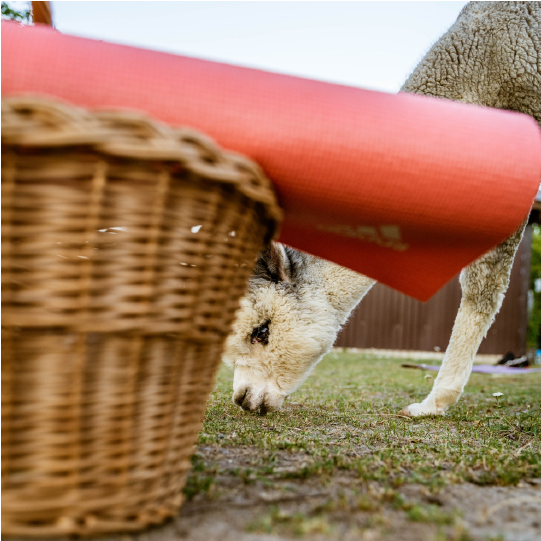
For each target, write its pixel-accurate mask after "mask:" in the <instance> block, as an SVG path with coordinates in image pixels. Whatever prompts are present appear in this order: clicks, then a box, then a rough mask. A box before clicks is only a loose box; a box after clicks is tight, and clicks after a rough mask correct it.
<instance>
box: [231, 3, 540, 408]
mask: <svg viewBox="0 0 541 541" xmlns="http://www.w3.org/2000/svg"><path fill="white" fill-rule="evenodd" d="M402 91H403V92H411V93H414V94H423V95H427V96H436V97H440V98H446V99H451V100H455V101H461V102H464V103H473V104H478V105H484V106H488V107H496V108H501V109H509V110H513V111H520V112H523V113H527V114H530V115H531V116H533V117H534V118H535V119H536V120H537V122H539V123H540V124H541V3H540V2H471V3H470V4H468V5H467V6H466V7H465V8H464V9H463V10H462V12H461V13H460V15H459V17H458V19H457V21H456V22H455V24H454V25H453V26H452V27H451V28H450V30H449V31H448V32H447V33H446V34H444V35H443V36H442V37H441V38H440V40H439V41H438V42H437V43H436V44H435V45H434V46H433V47H432V49H431V50H430V51H429V52H428V53H427V55H426V56H425V58H424V59H423V60H422V61H421V63H420V64H419V65H418V66H417V68H416V69H415V70H414V72H413V73H412V74H411V76H410V77H409V78H408V80H407V81H406V83H405V84H404V86H403V87H402ZM525 223H526V222H524V223H523V224H522V226H521V227H519V229H518V230H517V231H516V232H515V233H514V234H513V235H511V237H509V239H507V240H506V241H505V242H503V243H501V244H500V245H498V246H497V247H495V248H494V249H493V250H491V251H490V252H488V253H487V254H486V255H484V256H483V257H481V258H480V259H478V260H477V261H475V262H474V263H472V264H471V265H469V266H468V267H466V268H465V269H464V270H463V271H462V273H461V275H460V283H461V286H462V301H461V305H460V308H459V311H458V315H457V318H456V321H455V325H454V328H453V332H452V335H451V339H450V342H449V346H448V348H447V351H446V354H445V358H444V361H443V365H442V368H441V370H440V372H439V374H438V376H437V378H436V380H435V381H434V387H433V388H432V391H431V392H430V394H429V395H428V396H427V397H426V398H425V400H423V402H421V403H420V404H411V405H409V406H407V407H405V408H404V409H403V410H402V411H401V413H402V414H404V415H410V416H420V415H434V414H436V415H439V414H443V413H444V412H445V410H446V409H447V408H448V407H449V406H451V405H453V404H454V403H455V402H456V401H457V400H458V399H459V397H460V395H461V393H462V391H463V390H464V386H465V385H466V383H467V381H468V379H469V376H470V373H471V368H472V364H473V359H474V357H475V354H476V352H477V349H478V348H479V345H480V343H481V340H482V339H483V337H484V336H485V335H486V333H487V331H488V329H489V328H490V326H491V324H492V322H493V321H494V317H495V315H496V314H497V312H498V310H499V309H500V306H501V304H502V301H503V298H504V294H505V291H506V289H507V286H508V283H509V275H510V272H511V267H512V264H513V259H514V256H515V253H516V250H517V248H518V245H519V243H520V240H521V238H522V233H523V231H524V226H525ZM373 284H374V281H373V280H371V279H370V278H367V277H365V276H362V275H360V274H357V273H355V272H353V271H350V270H348V269H345V268H343V267H340V266H338V265H335V264H333V263H329V262H327V261H324V260H322V259H319V258H317V257H313V256H310V255H308V254H305V253H302V252H299V251H297V250H294V249H293V248H289V247H287V246H282V245H280V244H277V243H272V244H271V245H270V246H269V247H268V248H267V249H266V250H264V251H263V252H262V253H261V254H260V256H259V259H258V261H257V264H256V267H255V270H254V274H253V276H252V278H251V279H250V283H249V287H248V291H247V294H246V296H245V298H244V299H243V300H242V301H241V308H240V310H239V312H238V314H237V319H236V321H235V323H234V325H233V330H232V333H231V335H230V336H229V337H228V340H227V342H226V351H225V356H224V360H225V362H226V363H228V364H230V365H231V366H233V367H234V369H235V375H234V382H233V388H234V394H233V399H234V401H235V403H236V404H238V405H239V406H241V407H242V408H244V409H245V410H249V411H260V412H262V413H265V412H266V411H271V410H275V409H278V408H279V407H280V406H281V404H282V402H283V400H284V398H285V397H286V396H287V395H289V394H290V393H292V392H293V391H294V390H295V389H296V388H297V387H298V386H299V385H300V384H301V383H302V382H303V381H304V380H305V379H306V378H307V377H308V375H309V374H310V372H311V370H312V369H313V368H314V366H315V365H316V364H317V362H318V361H319V360H321V358H322V357H323V355H325V354H326V353H327V352H328V351H329V350H330V348H331V347H332V345H333V343H334V341H335V339H336V336H337V334H338V331H339V329H340V327H341V326H342V325H343V324H344V323H345V321H346V320H347V318H348V316H349V314H350V313H351V311H352V310H353V309H354V308H355V306H356V305H357V304H358V303H359V301H360V300H361V299H362V298H363V296H364V295H365V294H366V293H367V292H368V290H369V289H370V288H371V287H372V285H373Z"/></svg>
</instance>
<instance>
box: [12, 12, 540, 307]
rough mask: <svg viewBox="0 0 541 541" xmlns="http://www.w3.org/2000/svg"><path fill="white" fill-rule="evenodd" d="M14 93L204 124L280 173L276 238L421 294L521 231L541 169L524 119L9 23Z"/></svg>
mask: <svg viewBox="0 0 541 541" xmlns="http://www.w3.org/2000/svg"><path fill="white" fill-rule="evenodd" d="M20 93H28V94H33V95H48V96H53V97H57V98H61V99H63V100H66V101H68V102H71V103H74V104H77V105H80V106H84V107H88V108H100V109H101V108H115V109H118V108H125V109H137V110H141V111H144V112H146V113H149V114H150V115H152V116H153V117H155V118H157V119H159V120H162V121H163V122H166V123H168V124H172V125H180V126H191V127H193V128H196V129H197V130H200V131H203V132H205V133H207V134H208V135H210V136H211V137H213V138H214V139H215V140H216V141H217V142H218V143H219V144H220V145H221V146H222V147H223V148H226V149H231V150H235V151H238V152H241V153H243V154H245V155H247V156H249V157H251V158H252V159H254V160H256V161H257V162H258V163H259V164H260V165H261V167H262V168H263V169H264V170H265V172H266V174H267V175H268V176H269V177H270V178H271V179H272V181H273V182H274V185H275V187H276V190H277V192H278V195H279V198H280V202H281V204H282V206H283V208H284V211H285V221H284V223H283V226H282V231H281V235H280V238H279V240H280V241H281V242H284V243H286V244H289V245H291V246H293V247H295V248H298V249H301V250H305V251H307V252H310V253H312V254H314V255H317V256H320V257H323V258H326V259H329V260H331V261H334V262H336V263H339V264H341V265H344V266H347V267H350V268H351V269H354V270H356V271H358V272H361V273H363V274H366V275H368V276H371V277H373V278H375V279H377V280H379V281H381V282H383V283H385V284H387V285H388V286H391V287H393V288H394V289H397V290H399V291H402V292H404V293H406V294H408V295H411V296H413V297H416V298H417V299H420V300H427V299H428V298H430V297H431V296H432V295H433V294H434V293H435V292H436V291H437V290H438V289H440V288H441V287H442V286H443V285H444V284H445V283H446V282H448V281H449V280H450V279H451V278H452V277H453V276H455V275H456V274H457V273H458V272H459V271H460V269H461V268H462V267H464V266H465V265H467V264H468V263H470V262H471V261H473V260H475V259H476V258H478V257H480V256H481V255H482V254H483V253H485V252H486V251H487V250H489V249H490V248H492V247H493V246H495V245H496V244H498V243H499V242H501V241H503V240H504V239H505V238H506V237H508V236H509V235H510V234H511V233H512V232H513V231H514V230H515V229H516V228H517V227H518V225H519V224H520V222H521V221H522V220H523V219H524V218H525V217H526V215H527V214H528V211H529V208H530V205H531V203H532V200H533V197H534V196H535V194H536V193H537V189H538V186H539V181H540V176H541V137H540V130H539V127H538V125H537V123H536V122H535V121H534V120H533V119H532V118H530V117H529V116H526V115H522V114H518V113H512V112H507V111H496V110H493V109H488V108H483V107H478V106H473V105H464V104H459V103H453V102H449V101H445V100H440V99H436V98H427V97H422V96H416V95H407V94H399V95H391V94H385V93H381V92H372V91H367V90H362V89H359V88H351V87H346V86H340V85H334V84H327V83H323V82H318V81H311V80H307V79H301V78H297V77H290V76H285V75H278V74H275V73H268V72H264V71H259V70H254V69H246V68H241V67H236V66H231V65H226V64H221V63H216V62H208V61H204V60H198V59H194V58H186V57H182V56H176V55H172V54H165V53H160V52H155V51H149V50H144V49H138V48H134V47H126V46H121V45H114V44H111V43H105V42H101V41H94V40H89V39H82V38H77V37H73V36H68V35H63V34H60V33H58V32H56V31H55V30H53V29H51V28H49V27H46V26H44V25H36V26H35V27H23V26H21V25H19V24H17V23H13V22H7V23H2V94H3V95H13V94H20ZM119 225H121V224H119Z"/></svg>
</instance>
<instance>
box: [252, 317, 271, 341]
mask: <svg viewBox="0 0 541 541" xmlns="http://www.w3.org/2000/svg"><path fill="white" fill-rule="evenodd" d="M269 325H270V320H269V321H266V322H265V323H263V325H260V326H259V327H256V328H255V329H254V330H253V331H252V336H251V337H250V340H251V342H252V344H257V343H259V344H263V345H264V346H266V345H267V344H268V343H269Z"/></svg>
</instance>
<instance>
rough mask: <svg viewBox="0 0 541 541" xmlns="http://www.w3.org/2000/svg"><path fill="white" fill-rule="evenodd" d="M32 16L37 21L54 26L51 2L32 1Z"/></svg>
mask: <svg viewBox="0 0 541 541" xmlns="http://www.w3.org/2000/svg"><path fill="white" fill-rule="evenodd" d="M32 18H33V20H34V22H35V23H42V24H48V25H49V26H53V15H52V13H51V3H50V2H32Z"/></svg>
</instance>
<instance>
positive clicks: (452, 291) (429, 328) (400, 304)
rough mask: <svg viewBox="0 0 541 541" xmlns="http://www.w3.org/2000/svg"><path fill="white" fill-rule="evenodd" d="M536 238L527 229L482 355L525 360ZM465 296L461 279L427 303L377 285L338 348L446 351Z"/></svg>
mask: <svg viewBox="0 0 541 541" xmlns="http://www.w3.org/2000/svg"><path fill="white" fill-rule="evenodd" d="M531 236H532V231H531V227H528V228H527V229H526V232H525V235H524V239H523V240H522V243H521V245H520V247H519V250H518V253H517V256H516V258H515V263H514V265H513V270H512V273H511V281H510V284H509V289H508V291H507V294H506V296H505V300H504V302H503V305H502V308H501V310H500V312H499V313H498V315H497V316H496V320H495V322H494V324H493V325H492V327H491V328H490V330H489V331H488V334H487V337H486V338H485V339H484V340H483V342H482V343H481V347H480V348H479V353H489V354H504V353H506V352H507V351H512V352H514V353H515V355H522V354H524V353H525V352H526V327H527V304H528V301H527V299H528V285H529V273H530V250H531ZM460 297H461V290H460V284H459V282H458V276H457V277H456V278H454V279H453V280H452V281H451V282H450V283H448V284H447V285H446V286H445V287H444V288H443V289H442V290H440V291H439V292H438V293H437V294H436V295H434V297H432V299H430V300H429V301H428V302H426V303H422V302H419V301H416V300H415V299H412V298H411V297H407V296H406V295H403V294H402V293H398V292H397V291H394V290H393V289H390V288H388V287H386V286H384V285H381V284H377V285H375V286H374V288H373V289H372V291H370V293H369V294H368V295H367V297H366V298H365V299H364V300H363V301H362V302H361V304H360V305H359V306H358V308H357V309H356V310H355V312H354V313H353V315H352V316H351V318H350V320H349V322H348V323H347V325H346V326H345V327H344V329H343V330H342V332H341V333H340V335H339V336H338V339H337V341H336V344H335V345H336V346H338V347H358V348H381V349H403V350H419V351H434V350H435V349H436V348H440V349H441V351H445V348H446V347H447V344H448V342H449V337H450V336H451V330H452V328H453V323H454V320H455V317H456V313H457V310H458V307H459V305H460ZM436 350H437V349H436Z"/></svg>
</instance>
